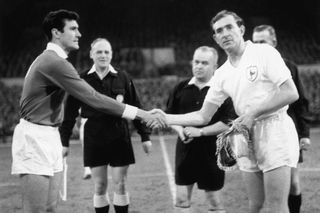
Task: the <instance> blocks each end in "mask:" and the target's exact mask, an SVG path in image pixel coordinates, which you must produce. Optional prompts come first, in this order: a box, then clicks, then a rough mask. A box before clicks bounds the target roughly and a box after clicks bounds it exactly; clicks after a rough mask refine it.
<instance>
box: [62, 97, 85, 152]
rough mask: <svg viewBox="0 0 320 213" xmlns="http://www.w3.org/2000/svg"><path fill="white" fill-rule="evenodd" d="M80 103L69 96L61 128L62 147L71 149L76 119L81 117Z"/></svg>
mask: <svg viewBox="0 0 320 213" xmlns="http://www.w3.org/2000/svg"><path fill="white" fill-rule="evenodd" d="M80 104H81V103H80V101H79V100H78V99H76V98H74V97H73V96H71V95H67V98H66V101H65V108H64V118H63V122H62V124H61V126H60V127H59V132H60V137H61V142H62V146H65V147H69V141H70V137H71V134H72V130H73V127H74V125H75V123H76V118H77V117H78V115H79V109H80Z"/></svg>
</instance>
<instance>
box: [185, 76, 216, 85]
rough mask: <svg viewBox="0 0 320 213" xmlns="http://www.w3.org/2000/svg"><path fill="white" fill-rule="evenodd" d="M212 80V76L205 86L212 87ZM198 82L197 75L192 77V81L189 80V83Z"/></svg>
mask: <svg viewBox="0 0 320 213" xmlns="http://www.w3.org/2000/svg"><path fill="white" fill-rule="evenodd" d="M211 82H212V77H211V78H210V80H209V81H208V82H207V83H206V84H205V85H204V87H207V86H208V87H210V86H211ZM195 84H196V78H195V77H192V78H191V79H190V81H189V82H188V85H189V86H190V85H195Z"/></svg>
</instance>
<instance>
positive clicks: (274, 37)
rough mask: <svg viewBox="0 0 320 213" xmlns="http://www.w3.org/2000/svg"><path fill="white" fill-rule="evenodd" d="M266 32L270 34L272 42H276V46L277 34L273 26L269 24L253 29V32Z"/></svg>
mask: <svg viewBox="0 0 320 213" xmlns="http://www.w3.org/2000/svg"><path fill="white" fill-rule="evenodd" d="M265 30H266V31H268V32H269V34H270V36H271V38H272V41H273V42H275V44H277V34H276V31H275V29H274V27H273V26H271V25H267V24H263V25H259V26H256V27H255V28H254V29H253V32H262V31H265Z"/></svg>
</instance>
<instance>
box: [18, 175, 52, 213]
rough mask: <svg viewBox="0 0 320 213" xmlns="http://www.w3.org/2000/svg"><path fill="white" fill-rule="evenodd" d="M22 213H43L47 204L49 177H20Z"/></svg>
mask: <svg viewBox="0 0 320 213" xmlns="http://www.w3.org/2000/svg"><path fill="white" fill-rule="evenodd" d="M20 180H21V189H22V203H23V207H22V208H23V212H25V213H32V212H45V211H46V205H47V202H48V194H49V188H50V187H49V185H50V179H49V176H41V175H33V174H26V175H21V176H20Z"/></svg>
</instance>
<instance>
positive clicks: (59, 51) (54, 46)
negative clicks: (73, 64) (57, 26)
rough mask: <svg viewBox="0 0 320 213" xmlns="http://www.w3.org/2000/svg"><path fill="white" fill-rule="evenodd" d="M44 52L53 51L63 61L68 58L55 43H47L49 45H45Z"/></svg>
mask: <svg viewBox="0 0 320 213" xmlns="http://www.w3.org/2000/svg"><path fill="white" fill-rule="evenodd" d="M46 50H53V51H55V52H56V53H57V54H58V56H60V57H61V58H63V59H66V58H68V55H67V53H66V52H65V51H64V50H63V49H62V48H61V47H60V46H59V45H57V44H55V43H52V42H49V43H48V44H47V48H46Z"/></svg>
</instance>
